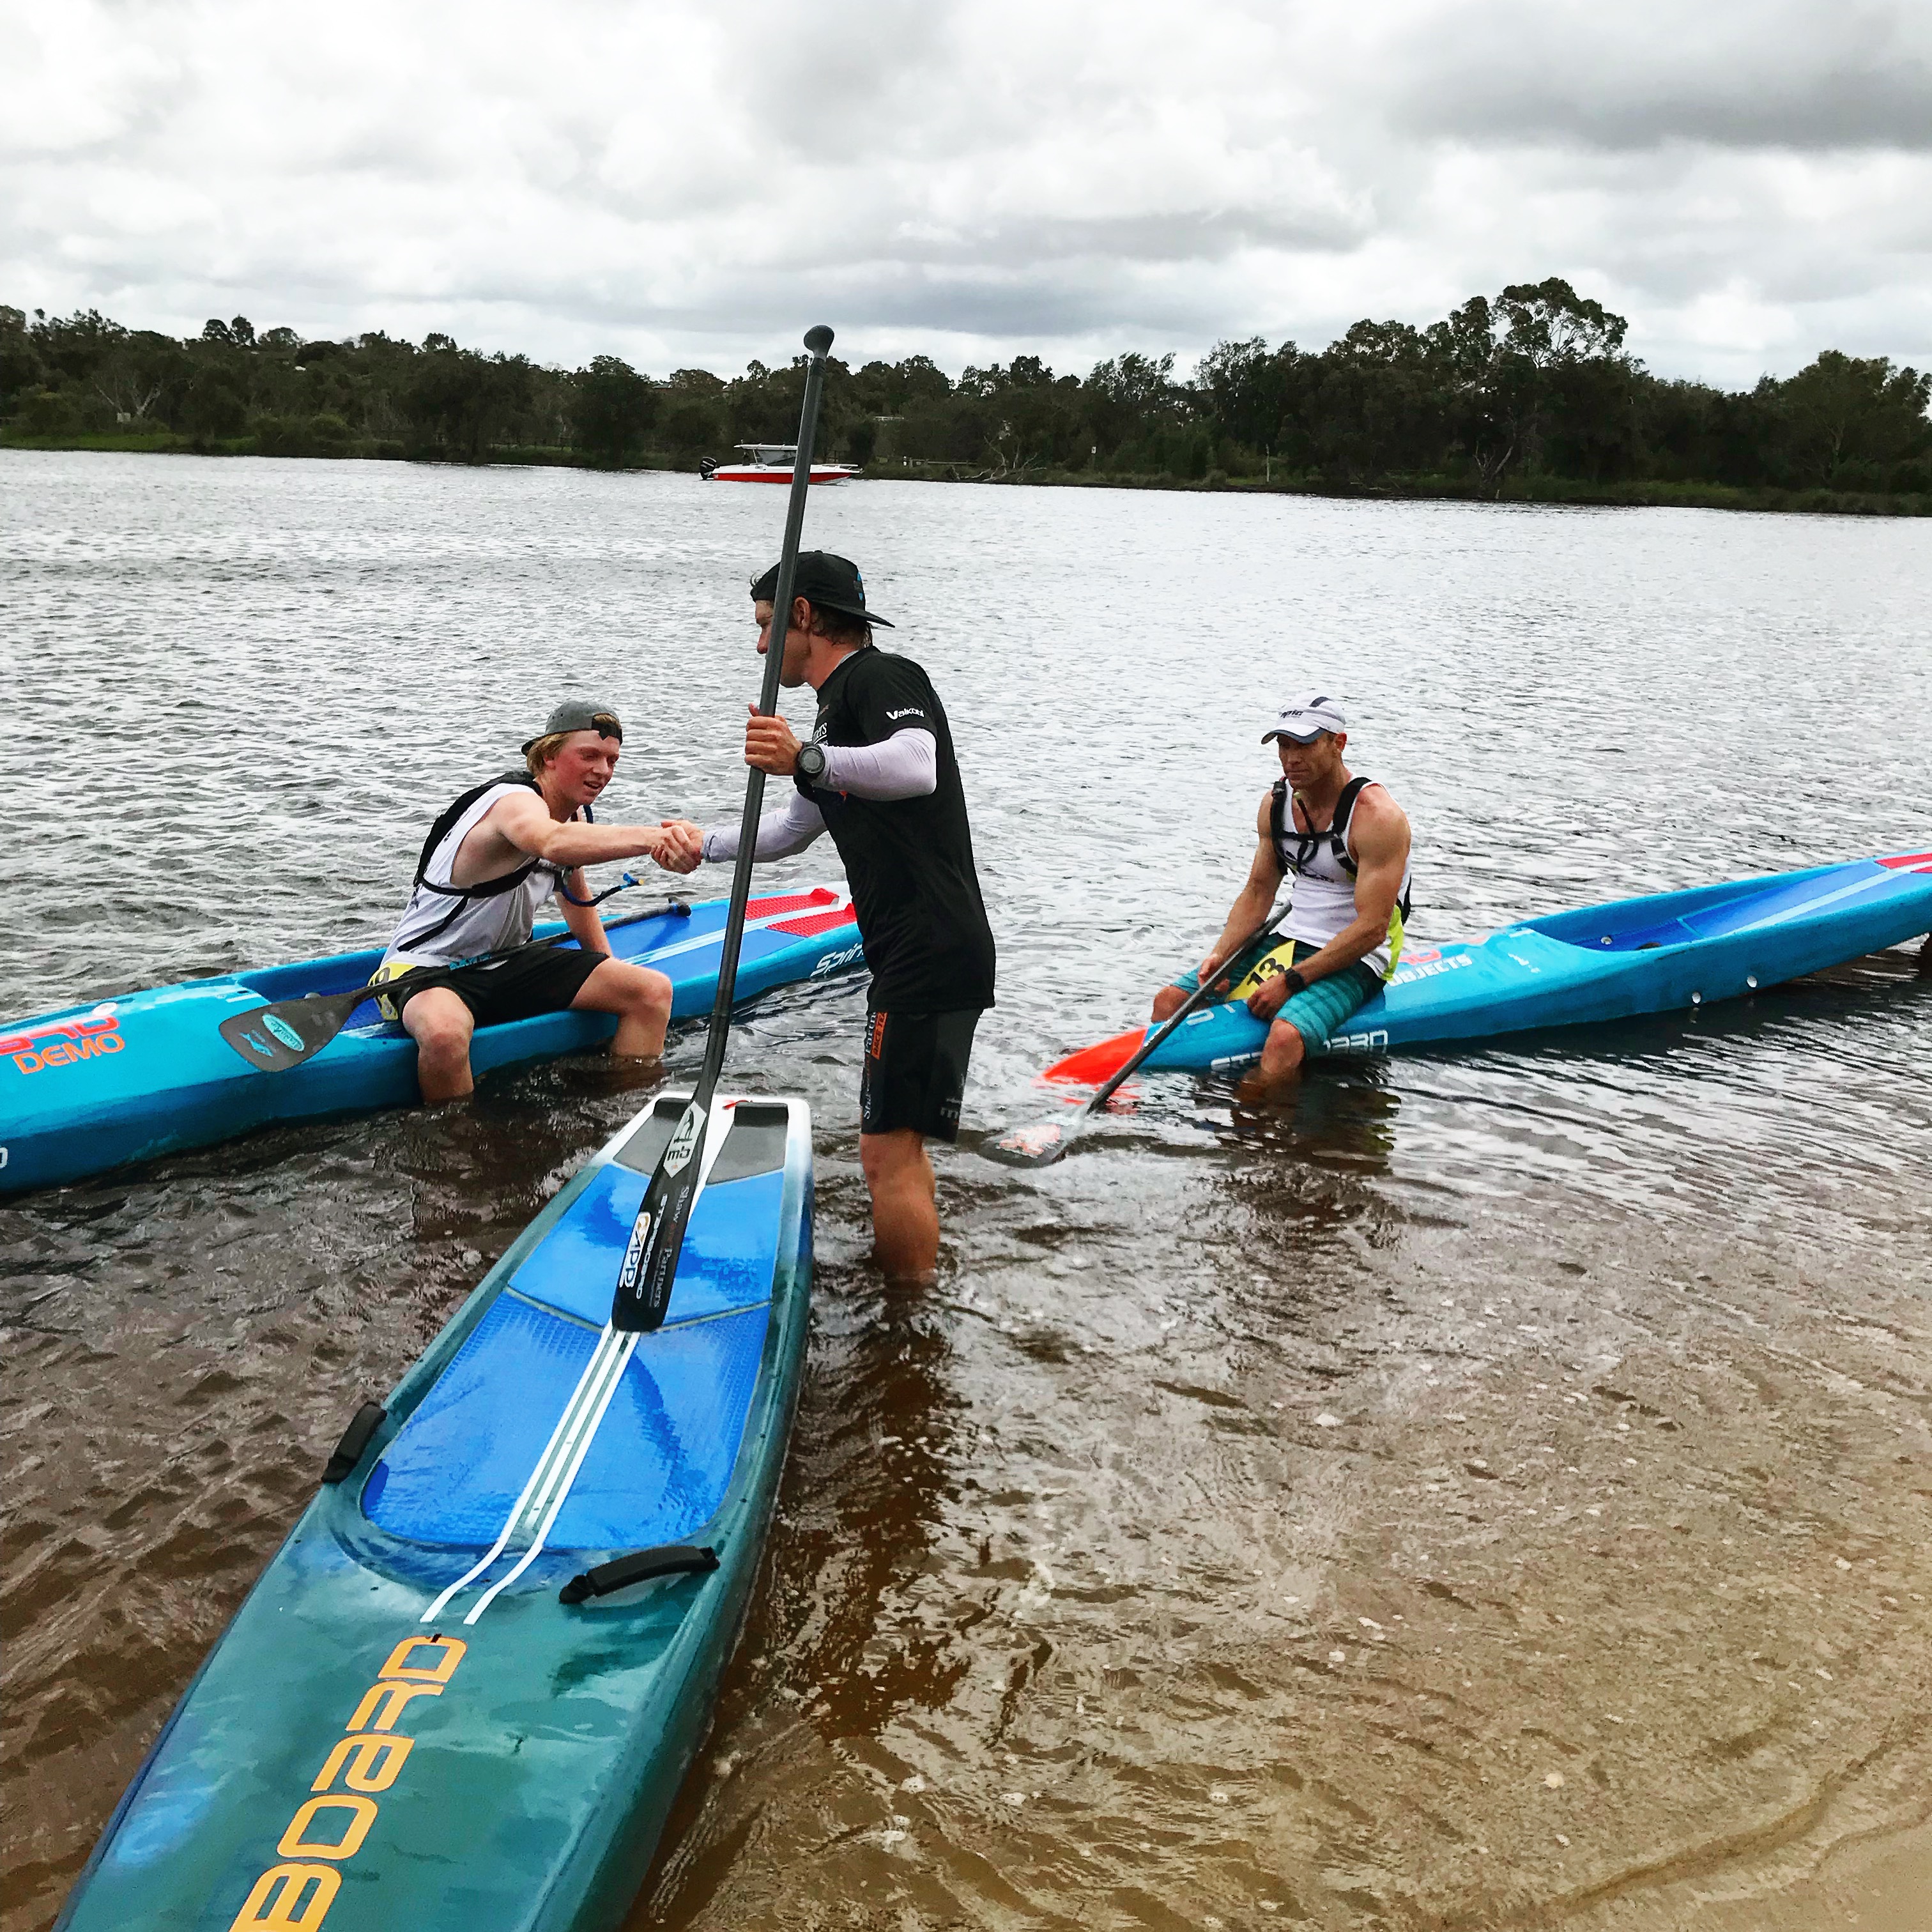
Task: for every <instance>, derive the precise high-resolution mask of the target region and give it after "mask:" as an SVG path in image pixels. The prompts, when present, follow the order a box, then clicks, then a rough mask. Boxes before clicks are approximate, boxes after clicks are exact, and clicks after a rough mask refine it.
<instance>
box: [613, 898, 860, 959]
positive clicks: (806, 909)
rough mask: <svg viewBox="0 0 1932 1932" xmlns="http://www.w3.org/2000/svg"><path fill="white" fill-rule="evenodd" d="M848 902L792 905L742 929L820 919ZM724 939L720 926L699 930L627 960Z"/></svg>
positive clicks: (666, 955) (748, 922)
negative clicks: (792, 920) (787, 910)
mask: <svg viewBox="0 0 1932 1932" xmlns="http://www.w3.org/2000/svg"><path fill="white" fill-rule="evenodd" d="M792 896H796V895H792ZM851 903H852V901H851V899H850V898H849V897H844V898H835V899H834V900H832V902H831V903H829V904H826V905H820V906H795V907H793V909H792V910H790V912H775V913H771V914H770V915H769V916H768V917H766V918H764V919H747V920H745V931H746V932H763V931H765V929H766V928H767V927H769V926H783V925H784V922H786V920H787V919H823V917H824V916H825V915H826V913H829V912H843V911H844V910H847V908H848V907H850V904H851ZM826 930H827V931H828V932H829V931H830V930H831V929H830V928H829V927H828V928H827V929H826ZM723 943H724V928H723V927H722V926H720V927H719V928H718V930H717V931H716V932H700V933H699V934H698V935H697V937H696V938H693V939H680V940H679V941H678V942H677V944H676V945H675V946H659V947H655V948H653V949H652V950H651V951H650V952H649V953H638V954H637V956H636V957H635V958H634V959H633V960H632V961H631V964H632V965H634V966H653V965H656V963H657V962H658V961H659V960H660V959H675V958H676V956H678V955H679V953H696V952H697V951H699V950H700V949H701V948H703V947H706V946H719V945H722V944H723ZM800 943H801V944H802V941H801V942H800Z"/></svg>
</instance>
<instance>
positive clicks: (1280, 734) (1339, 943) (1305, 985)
mask: <svg viewBox="0 0 1932 1932" xmlns="http://www.w3.org/2000/svg"><path fill="white" fill-rule="evenodd" d="M1271 740H1272V741H1273V742H1274V745H1275V746H1276V748H1277V750H1278V751H1279V753H1280V757H1281V772H1282V775H1281V776H1280V778H1277V780H1276V781H1275V784H1274V789H1273V790H1271V792H1269V793H1268V795H1267V796H1265V797H1264V798H1263V799H1262V802H1261V809H1260V810H1259V811H1258V812H1257V813H1256V815H1255V830H1256V833H1257V835H1258V837H1259V842H1258V844H1256V848H1255V856H1254V862H1253V864H1252V865H1250V867H1249V868H1248V877H1247V883H1246V884H1245V885H1244V886H1242V888H1241V895H1240V896H1239V897H1238V898H1237V899H1236V900H1235V903H1234V905H1233V907H1232V908H1231V909H1230V910H1229V914H1228V923H1227V925H1226V926H1225V927H1224V928H1223V930H1222V933H1221V936H1220V938H1219V939H1217V941H1215V942H1214V950H1212V951H1211V952H1210V953H1209V954H1208V956H1207V958H1206V959H1204V960H1202V962H1201V965H1200V966H1199V969H1198V970H1197V971H1195V972H1193V973H1190V974H1186V975H1184V977H1182V978H1181V979H1180V980H1177V981H1176V982H1175V983H1174V985H1172V986H1163V988H1162V989H1161V990H1160V992H1158V993H1157V994H1156V995H1155V996H1154V1019H1156V1020H1157V1021H1160V1020H1164V1019H1166V1018H1167V1017H1168V1016H1169V1015H1170V1014H1171V1013H1173V1012H1174V1011H1175V1009H1176V1008H1177V1007H1179V1006H1180V1005H1181V1004H1182V1003H1183V1002H1184V1001H1185V1000H1186V999H1187V997H1188V995H1190V993H1192V992H1194V991H1195V990H1196V988H1198V987H1199V986H1200V985H1201V984H1202V981H1203V980H1209V979H1213V978H1216V977H1225V978H1226V980H1228V981H1229V984H1230V990H1229V998H1230V999H1244V1000H1246V1001H1247V1007H1248V1010H1249V1012H1250V1013H1253V1015H1254V1016H1255V1017H1256V1019H1262V1020H1269V1021H1271V1022H1273V1025H1271V1026H1270V1027H1269V1028H1268V1040H1267V1043H1266V1044H1265V1046H1264V1047H1263V1048H1262V1064H1261V1069H1260V1074H1259V1078H1260V1081H1261V1084H1262V1085H1263V1086H1264V1087H1278V1086H1281V1085H1285V1084H1286V1083H1287V1082H1291V1081H1293V1080H1295V1079H1297V1078H1298V1076H1300V1074H1301V1067H1302V1063H1303V1061H1304V1060H1305V1059H1306V1058H1307V1056H1308V1055H1310V1053H1313V1052H1319V1051H1320V1049H1322V1047H1323V1046H1325V1045H1327V1043H1328V1037H1329V1036H1330V1034H1332V1033H1334V1031H1336V1029H1337V1028H1339V1027H1340V1025H1342V1023H1343V1022H1344V1021H1345V1020H1346V1019H1348V1018H1349V1016H1350V1015H1351V1014H1352V1013H1354V1012H1355V1010H1356V1009H1357V1008H1358V1007H1360V1006H1361V1004H1362V1003H1363V1002H1364V1001H1365V1000H1367V999H1368V998H1370V997H1371V996H1372V995H1374V994H1376V993H1378V992H1380V991H1381V990H1382V986H1384V984H1385V983H1386V982H1387V981H1388V980H1389V979H1390V978H1391V977H1392V976H1393V974H1394V971H1395V968H1396V962H1397V960H1398V959H1400V957H1401V955H1402V941H1403V924H1404V922H1405V921H1406V919H1407V918H1408V916H1409V820H1408V819H1407V818H1406V817H1404V815H1403V811H1402V808H1401V807H1400V805H1397V803H1396V802H1395V800H1394V799H1392V798H1391V797H1390V796H1389V795H1388V792H1387V791H1386V790H1384V789H1383V787H1382V786H1381V784H1379V783H1378V782H1377V781H1376V780H1375V779H1373V778H1357V777H1356V776H1355V775H1354V774H1353V773H1352V772H1351V771H1350V770H1349V768H1348V766H1346V764H1344V763H1343V762H1342V754H1343V751H1344V749H1345V748H1346V747H1347V745H1348V742H1349V732H1348V724H1347V721H1346V719H1345V718H1343V715H1342V713H1341V712H1340V709H1338V708H1337V706H1336V704H1335V702H1334V700H1333V699H1332V698H1331V697H1327V696H1325V694H1322V693H1321V692H1319V691H1310V692H1308V693H1307V694H1304V695H1303V696H1301V697H1292V698H1290V699H1289V701H1288V702H1287V703H1286V704H1284V705H1283V706H1282V708H1281V710H1280V714H1279V715H1277V718H1276V719H1275V721H1274V724H1273V726H1272V727H1271V728H1270V729H1269V730H1266V731H1264V732H1263V733H1262V743H1263V744H1267V743H1268V742H1270V741H1271ZM1285 878H1292V880H1293V881H1294V892H1295V898H1294V909H1293V910H1292V911H1291V912H1290V913H1289V916H1288V917H1287V918H1286V920H1284V921H1283V923H1282V926H1280V929H1279V931H1280V935H1282V936H1280V937H1277V935H1275V934H1271V935H1269V936H1268V938H1265V939H1263V940H1261V941H1258V942H1256V944H1251V945H1246V946H1244V944H1243V942H1244V941H1245V940H1246V939H1247V936H1248V935H1249V934H1250V933H1251V932H1253V931H1254V930H1255V929H1256V927H1257V926H1260V925H1261V924H1262V922H1264V921H1265V919H1267V917H1268V911H1269V909H1270V907H1272V906H1273V905H1274V898H1275V894H1276V893H1277V892H1279V891H1280V889H1281V883H1282V881H1283V879H1285Z"/></svg>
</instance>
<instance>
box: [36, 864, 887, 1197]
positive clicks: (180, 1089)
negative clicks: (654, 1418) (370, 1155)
mask: <svg viewBox="0 0 1932 1932" xmlns="http://www.w3.org/2000/svg"><path fill="white" fill-rule="evenodd" d="M725 903H726V902H725V901H723V900H713V901H702V902H700V903H698V904H694V905H693V906H692V907H691V911H690V913H689V915H688V916H682V917H681V916H677V915H676V914H672V913H665V914H662V915H659V916H655V917H652V918H649V919H637V920H634V921H625V922H613V924H612V925H611V926H610V928H609V929H608V931H609V935H610V946H611V950H612V951H613V953H615V954H616V956H617V957H618V958H619V959H630V960H634V961H635V962H637V963H638V964H639V965H646V966H653V967H655V968H658V970H659V971H662V972H664V973H665V974H667V975H668V976H669V977H670V980H671V983H672V995H673V997H672V1004H671V1016H672V1018H673V1019H688V1018H691V1017H694V1016H697V1015H699V1014H702V1013H706V1012H708V1011H709V1010H710V1006H711V1002H712V998H714V996H715V992H716V989H717V972H718V956H719V953H720V950H721V941H722V935H723V929H724V912H725ZM749 920H750V922H751V923H750V925H749V927H748V930H747V932H746V935H745V952H744V957H743V959H742V963H741V964H740V965H739V973H738V985H737V991H738V997H739V1000H740V1001H745V1000H750V999H754V998H757V997H758V995H760V994H763V993H767V992H771V991H772V990H773V989H775V988H777V987H779V986H789V985H792V984H794V983H796V982H798V981H800V980H814V979H820V978H824V977H829V976H830V975H831V974H834V973H836V972H839V971H844V970H845V969H847V968H850V967H854V966H856V965H859V964H861V963H862V959H863V955H862V952H861V950H860V949H859V930H858V927H857V926H856V923H854V920H853V913H852V910H851V904H850V898H849V896H848V895H847V894H846V893H845V892H844V891H843V889H838V890H834V889H832V888H829V887H823V886H821V887H816V888H813V889H810V890H808V891H803V892H796V893H792V894H788V895H784V896H781V897H769V898H763V899H754V900H753V901H751V911H750V913H749ZM559 930H561V928H560V927H559V926H556V925H555V924H553V925H551V926H547V927H544V928H540V929H539V932H540V933H541V932H555V931H559ZM565 944H567V945H574V944H575V942H574V941H566V942H565ZM381 957H382V953H381V950H380V948H371V949H369V950H365V951H362V952H358V953H341V954H337V955H335V956H332V957H330V958H328V959H311V960H302V961H299V962H295V963H293V964H292V965H285V966H273V967H269V968H263V969H261V970H259V971H249V972H242V973H230V974H223V975H221V976H220V977H218V978H214V979H208V980H190V981H189V982H187V983H185V984H184V985H181V986H163V987H160V988H157V989H154V990H152V991H150V992H139V993H130V994H128V995H124V997H121V998H118V999H115V1000H110V1001H101V1002H100V1003H98V1004H96V1005H94V1006H92V1007H67V1008H64V1009H62V1010H59V1011H57V1012H55V1013H46V1014H42V1015H40V1016H37V1017H35V1018H34V1019H28V1020H23V1021H20V1022H13V1023H10V1024H5V1025H0V1195H6V1194H17V1193H23V1192H24V1191H25V1190H27V1189H29V1188H34V1187H52V1186H56V1185H58V1184H62V1183H65V1182H67V1181H77V1180H80V1179H82V1178H84V1177H86V1175H90V1174H98V1173H101V1172H104V1171H105V1170H106V1169H109V1168H112V1167H118V1166H121V1165H123V1164H124V1163H127V1162H130V1161H136V1160H148V1159H151V1158H152V1157H154V1156H156V1155H158V1154H170V1153H176V1152H179V1151H181V1150H183V1149H185V1148H196V1147H206V1146H209V1145H213V1144H214V1143H215V1142H220V1141H224V1140H228V1139H233V1137H234V1136H236V1135H238V1134H242V1133H249V1132H251V1131H252V1130H254V1129H256V1128H258V1127H266V1126H269V1125H272V1124H275V1123H278V1122H281V1121H300V1120H314V1119H319V1118H324V1117H326V1116H329V1115H341V1114H347V1113H353V1112H360V1111H362V1110H365V1109H373V1108H378V1107H395V1106H413V1105H414V1104H415V1103H416V1100H417V1099H418V1097H419V1094H418V1089H417V1086H416V1043H415V1042H414V1041H413V1040H411V1039H410V1037H408V1035H407V1034H405V1033H404V1031H403V1030H402V1029H401V1027H400V1026H398V1025H395V1024H394V1023H393V1022H385V1021H383V1019H382V1018H381V1016H380V1015H379V1014H378V1013H377V1010H376V1008H375V1007H374V1004H370V1005H368V1006H365V1007H360V1008H359V1009H358V1010H357V1011H356V1013H354V1014H353V1015H352V1016H351V1020H350V1025H347V1026H346V1027H344V1028H343V1030H342V1031H341V1033H340V1034H338V1035H337V1037H335V1039H334V1040H332V1041H330V1042H329V1044H328V1046H326V1047H324V1048H323V1049H322V1051H321V1052H320V1053H318V1054H317V1055H316V1056H315V1057H314V1058H313V1059H312V1060H309V1061H305V1063H304V1064H302V1065H301V1066H299V1067H291V1068H290V1069H289V1070H287V1072H285V1073H262V1072H260V1071H259V1070H257V1069H256V1068H254V1067H251V1065H250V1064H248V1062H247V1061H244V1060H243V1059H242V1058H241V1056H240V1055H239V1054H237V1053H236V1052H235V1051H234V1049H233V1048H231V1047H230V1046H228V1044H227V1043H226V1042H225V1041H224V1040H222V1038H221V1037H220V1034H219V1033H218V1032H217V1028H218V1027H219V1026H220V1023H221V1022H222V1021H223V1020H224V1019H226V1018H227V1017H228V1016H229V1014H231V1013H236V1012H238V1011H245V1010H248V1009H249V1008H250V1007H258V1006H260V1005H261V1004H263V1003H264V1002H266V1001H276V1000H284V999H290V998H298V997H300V996H301V995H304V994H307V993H310V992H319V993H327V992H343V991H346V990H347V989H349V988H350V987H351V986H359V985H361V984H362V983H364V982H365V981H366V980H368V977H369V975H370V974H371V973H373V972H374V971H375V969H376V967H377V964H378V963H379V962H380V959H381ZM614 1031H616V1021H615V1020H614V1019H613V1018H612V1017H611V1016H610V1015H608V1014H604V1013H547V1014H543V1015H541V1016H538V1017H537V1018H536V1019H528V1020H518V1021H514V1022H511V1024H509V1025H505V1026H494V1027H483V1028H478V1031H477V1032H476V1034H475V1037H474V1039H473V1040H472V1043H471V1046H470V1056H469V1057H470V1065H471V1067H472V1070H473V1071H474V1072H475V1074H476V1075H477V1076H478V1078H479V1079H480V1078H481V1076H483V1075H484V1074H486V1073H493V1072H494V1071H496V1070H498V1069H499V1068H501V1067H512V1066H517V1065H520V1064H523V1063H525V1062H527V1061H534V1060H544V1059H550V1058H555V1057H556V1056H557V1055H561V1054H566V1053H580V1052H586V1051H588V1050H589V1049H591V1048H592V1047H595V1046H599V1045H601V1043H603V1042H604V1041H605V1040H608V1039H609V1038H610V1036H611V1034H613V1032H614Z"/></svg>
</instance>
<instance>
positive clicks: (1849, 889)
mask: <svg viewBox="0 0 1932 1932" xmlns="http://www.w3.org/2000/svg"><path fill="white" fill-rule="evenodd" d="M1909 876H1910V874H1909V873H1907V872H1905V871H1895V872H1886V871H1881V872H1880V873H1879V874H1878V876H1877V877H1876V878H1870V879H1857V880H1853V881H1852V883H1851V884H1850V885H1849V886H1840V887H1839V888H1838V890H1837V891H1836V892H1827V893H1826V895H1824V897H1823V898H1817V899H1807V900H1806V901H1805V903H1804V904H1802V905H1795V906H1787V907H1785V909H1784V911H1782V912H1775V913H1772V915H1771V916H1770V917H1769V918H1768V919H1753V920H1752V921H1751V924H1750V925H1748V926H1733V928H1732V929H1731V930H1730V932H1727V933H1726V934H1724V938H1727V939H1733V938H1736V936H1737V935H1738V934H1739V933H1741V932H1763V930H1764V929H1765V928H1766V926H1784V925H1787V924H1788V923H1789V922H1790V921H1791V920H1793V919H1809V918H1810V917H1811V915H1812V914H1813V913H1816V912H1823V910H1825V908H1826V907H1827V906H1832V905H1836V904H1838V902H1839V901H1840V900H1841V899H1854V898H1857V897H1858V895H1859V894H1860V893H1861V892H1870V890H1871V889H1872V888H1873V886H1888V885H1891V884H1892V883H1894V881H1895V880H1899V879H1901V878H1906V877H1909Z"/></svg>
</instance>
